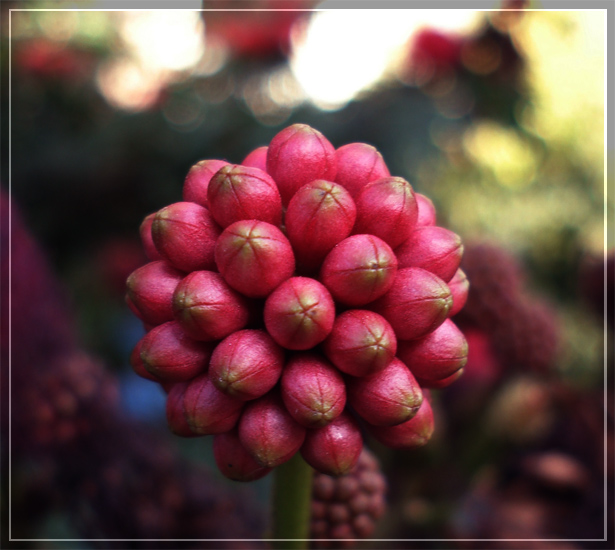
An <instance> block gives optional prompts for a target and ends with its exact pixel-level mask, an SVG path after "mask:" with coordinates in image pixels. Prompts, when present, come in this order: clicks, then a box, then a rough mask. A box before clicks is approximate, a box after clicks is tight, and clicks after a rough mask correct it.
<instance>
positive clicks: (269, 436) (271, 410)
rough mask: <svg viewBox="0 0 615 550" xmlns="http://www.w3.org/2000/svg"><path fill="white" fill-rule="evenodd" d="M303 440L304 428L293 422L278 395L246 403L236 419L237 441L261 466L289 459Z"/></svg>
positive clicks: (268, 395)
mask: <svg viewBox="0 0 615 550" xmlns="http://www.w3.org/2000/svg"><path fill="white" fill-rule="evenodd" d="M304 439H305V428H304V427H303V426H301V425H300V424H298V423H297V422H295V420H293V418H292V416H290V414H289V413H288V411H287V410H286V408H285V407H284V403H283V402H282V399H281V397H280V395H279V393H278V392H269V393H268V394H267V395H264V396H262V397H259V398H258V399H256V400H254V401H252V402H250V403H248V404H247V405H246V407H245V410H244V412H243V414H242V415H241V419H240V420H239V440H240V441H241V443H242V445H243V446H244V448H245V449H246V450H247V451H248V452H249V453H250V454H251V455H252V457H253V458H254V459H255V460H256V462H258V463H259V464H260V465H261V466H266V467H268V468H273V467H274V466H279V465H280V464H283V463H284V462H286V461H287V460H290V459H291V458H292V457H293V456H294V455H295V453H296V452H297V451H299V449H300V448H301V445H302V444H303V441H304Z"/></svg>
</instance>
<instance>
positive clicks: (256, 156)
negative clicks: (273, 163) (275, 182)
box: [241, 145, 269, 172]
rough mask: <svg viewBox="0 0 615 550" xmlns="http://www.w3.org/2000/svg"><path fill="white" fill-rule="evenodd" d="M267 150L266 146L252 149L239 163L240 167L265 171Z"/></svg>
mask: <svg viewBox="0 0 615 550" xmlns="http://www.w3.org/2000/svg"><path fill="white" fill-rule="evenodd" d="M267 149H269V148H268V147H267V146H266V145H265V146H263V147H258V148H256V149H254V151H252V152H251V153H249V154H248V156H247V157H246V158H245V159H243V160H242V161H241V164H242V166H249V167H250V168H258V169H259V170H262V171H263V172H266V171H267Z"/></svg>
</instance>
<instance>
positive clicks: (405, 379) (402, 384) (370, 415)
mask: <svg viewBox="0 0 615 550" xmlns="http://www.w3.org/2000/svg"><path fill="white" fill-rule="evenodd" d="M347 391H348V402H349V403H350V405H351V406H352V407H353V409H354V410H355V411H356V412H357V414H358V415H359V416H360V417H361V418H363V419H364V420H365V421H367V422H369V423H370V424H372V425H373V426H395V425H397V424H401V423H402V422H406V421H407V420H409V419H410V418H412V417H413V416H414V415H415V414H416V413H417V412H418V410H419V407H420V406H421V403H422V402H423V393H422V392H421V388H420V387H419V385H418V382H417V381H416V380H415V378H414V376H412V373H411V372H410V371H409V370H408V367H407V366H406V365H404V364H403V363H402V362H401V361H400V360H399V359H397V358H395V359H393V361H391V363H390V364H389V365H388V366H387V367H386V368H385V369H384V370H381V371H380V372H376V373H374V374H370V375H368V376H363V377H361V378H349V379H348V383H347Z"/></svg>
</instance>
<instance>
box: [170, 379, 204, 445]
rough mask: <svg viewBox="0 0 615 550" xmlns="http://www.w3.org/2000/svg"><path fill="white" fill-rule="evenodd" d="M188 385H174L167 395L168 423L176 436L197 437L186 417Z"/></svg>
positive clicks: (183, 383)
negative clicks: (185, 404) (185, 398)
mask: <svg viewBox="0 0 615 550" xmlns="http://www.w3.org/2000/svg"><path fill="white" fill-rule="evenodd" d="M187 387H188V384H186V383H185V382H182V383H179V384H173V386H172V387H171V389H170V390H169V392H168V394H167V406H166V413H167V423H168V425H169V429H170V430H171V431H172V432H173V433H174V434H175V435H179V436H181V437H196V436H197V435H198V434H195V433H194V432H193V431H192V430H191V429H190V426H189V425H188V422H186V417H185V416H184V392H185V391H186V388H187Z"/></svg>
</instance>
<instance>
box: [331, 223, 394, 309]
mask: <svg viewBox="0 0 615 550" xmlns="http://www.w3.org/2000/svg"><path fill="white" fill-rule="evenodd" d="M396 272H397V258H396V257H395V253H394V252H393V250H392V249H391V247H390V246H389V245H388V244H387V243H385V242H384V241H383V240H382V239H379V238H378V237H375V236H373V235H353V236H351V237H348V238H347V239H344V240H343V241H341V242H340V243H338V244H337V245H336V246H335V247H334V248H333V250H331V252H329V254H327V257H326V258H325V260H324V262H323V264H322V267H321V269H320V280H321V281H322V282H323V284H324V285H325V286H326V287H327V289H328V290H329V292H331V294H332V296H333V298H334V299H335V300H337V301H339V302H341V303H343V304H345V305H348V306H353V307H358V306H363V305H365V304H368V303H369V302H372V301H374V300H376V299H377V298H380V297H381V296H383V295H384V294H385V293H387V292H388V291H389V289H390V288H391V286H392V285H393V281H394V279H395V273H396Z"/></svg>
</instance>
